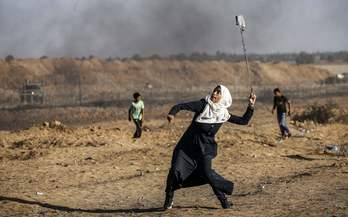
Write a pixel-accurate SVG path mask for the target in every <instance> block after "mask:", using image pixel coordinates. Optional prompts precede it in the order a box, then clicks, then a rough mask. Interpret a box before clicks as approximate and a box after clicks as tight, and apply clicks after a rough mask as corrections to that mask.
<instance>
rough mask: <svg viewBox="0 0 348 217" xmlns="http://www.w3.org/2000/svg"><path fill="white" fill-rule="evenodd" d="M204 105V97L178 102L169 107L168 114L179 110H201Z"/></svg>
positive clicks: (174, 113) (173, 113)
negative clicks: (197, 99)
mask: <svg viewBox="0 0 348 217" xmlns="http://www.w3.org/2000/svg"><path fill="white" fill-rule="evenodd" d="M205 105H206V102H205V100H204V99H201V100H199V101H193V102H187V103H180V104H177V105H175V106H173V107H172V108H171V109H170V111H169V113H168V114H169V115H174V116H175V115H176V114H177V113H178V112H179V111H181V110H186V111H192V112H201V111H203V109H204V107H205Z"/></svg>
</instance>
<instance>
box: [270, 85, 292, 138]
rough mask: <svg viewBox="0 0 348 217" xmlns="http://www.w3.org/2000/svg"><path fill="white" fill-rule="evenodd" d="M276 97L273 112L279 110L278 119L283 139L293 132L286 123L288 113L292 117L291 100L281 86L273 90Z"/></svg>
mask: <svg viewBox="0 0 348 217" xmlns="http://www.w3.org/2000/svg"><path fill="white" fill-rule="evenodd" d="M273 94H274V98H273V108H272V114H273V113H274V111H275V110H277V120H278V125H279V129H280V134H281V137H282V138H283V139H285V138H286V137H290V136H291V133H290V130H289V127H288V125H287V123H286V114H287V115H288V116H289V117H290V116H291V112H290V102H289V100H288V98H287V97H285V96H284V94H283V93H282V92H281V91H280V89H279V88H275V89H274V90H273Z"/></svg>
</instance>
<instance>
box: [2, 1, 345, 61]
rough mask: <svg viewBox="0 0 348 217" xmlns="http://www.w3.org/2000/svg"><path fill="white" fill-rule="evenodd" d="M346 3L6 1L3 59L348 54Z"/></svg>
mask: <svg viewBox="0 0 348 217" xmlns="http://www.w3.org/2000/svg"><path fill="white" fill-rule="evenodd" d="M347 11H348V1H346V0H331V1H327V0H253V1H246V0H127V1H124V0H50V1H47V0H25V1H13V0H0V30H1V31H0V57H1V56H2V57H4V56H6V55H8V54H13V55H14V56H22V57H40V56H42V55H48V56H71V57H75V56H89V55H91V54H92V55H95V56H101V57H107V56H113V57H115V56H119V57H124V56H131V55H134V54H140V55H144V56H149V55H152V54H160V55H169V54H175V53H191V52H195V51H198V52H207V53H215V52H216V51H218V50H219V51H223V52H228V53H240V52H241V51H242V50H241V41H240V40H241V39H240V35H239V31H238V28H237V27H236V26H235V23H234V16H235V15H238V14H243V15H244V16H245V17H246V21H247V30H246V40H247V48H248V51H249V52H253V53H273V52H298V51H302V50H304V51H309V52H315V51H337V50H347V49H348V41H347V40H346V36H347V33H348V13H347Z"/></svg>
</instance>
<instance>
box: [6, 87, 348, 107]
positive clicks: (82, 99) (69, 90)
mask: <svg viewBox="0 0 348 217" xmlns="http://www.w3.org/2000/svg"><path fill="white" fill-rule="evenodd" d="M228 87H229V88H230V90H231V93H232V96H233V100H242V99H246V97H248V94H249V91H250V89H249V88H248V87H246V86H228ZM275 87H277V85H266V86H254V87H253V88H254V92H255V93H256V94H257V96H258V99H259V100H260V101H270V100H271V99H272V96H273V93H272V91H273V89H274V88H275ZM279 88H280V89H281V90H283V92H284V93H286V95H287V96H288V97H290V98H298V99H301V98H311V97H331V96H345V95H348V84H325V85H319V84H318V85H317V84H315V85H292V86H279ZM86 90H88V91H86ZM43 91H44V92H45V95H44V100H43V103H42V104H40V105H32V106H30V105H23V103H21V100H20V93H19V91H13V90H4V89H1V88H0V95H1V98H0V109H12V108H20V107H62V106H102V107H103V106H123V105H125V104H127V103H128V102H129V101H130V100H131V95H132V93H133V91H136V89H135V88H129V89H127V90H119V89H117V88H111V87H109V88H104V89H103V90H100V87H97V86H93V85H84V86H82V87H81V86H78V85H56V86H43ZM137 91H140V92H141V94H142V96H143V99H144V100H146V102H147V104H163V103H165V102H180V101H187V100H194V99H197V98H201V97H204V96H205V95H206V94H208V92H209V90H208V89H207V88H203V87H188V88H185V89H183V88H177V89H165V88H143V89H140V90H139V89H138V90H137Z"/></svg>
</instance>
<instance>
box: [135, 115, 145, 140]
mask: <svg viewBox="0 0 348 217" xmlns="http://www.w3.org/2000/svg"><path fill="white" fill-rule="evenodd" d="M133 121H134V124H135V127H136V128H135V133H134V135H133V138H140V137H141V132H142V129H141V128H142V126H143V121H142V120H139V119H133Z"/></svg>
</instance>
